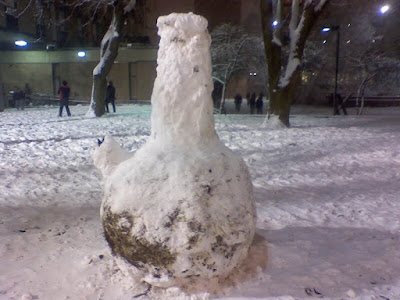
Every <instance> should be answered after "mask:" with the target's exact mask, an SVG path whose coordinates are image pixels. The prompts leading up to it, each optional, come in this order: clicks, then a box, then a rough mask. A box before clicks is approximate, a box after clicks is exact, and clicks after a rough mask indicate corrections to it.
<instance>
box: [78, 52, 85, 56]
mask: <svg viewBox="0 0 400 300" xmlns="http://www.w3.org/2000/svg"><path fill="white" fill-rule="evenodd" d="M78 56H79V57H81V58H83V57H85V56H86V52H85V51H79V52H78Z"/></svg>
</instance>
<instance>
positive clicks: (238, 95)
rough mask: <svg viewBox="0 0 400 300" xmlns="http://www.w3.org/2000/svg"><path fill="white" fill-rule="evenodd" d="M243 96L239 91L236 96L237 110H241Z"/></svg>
mask: <svg viewBox="0 0 400 300" xmlns="http://www.w3.org/2000/svg"><path fill="white" fill-rule="evenodd" d="M242 101H243V97H242V95H240V94H239V93H238V94H236V96H235V108H236V111H240V106H241V105H242Z"/></svg>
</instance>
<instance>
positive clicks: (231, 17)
mask: <svg viewBox="0 0 400 300" xmlns="http://www.w3.org/2000/svg"><path fill="white" fill-rule="evenodd" d="M194 6H195V8H194V12H195V13H196V14H198V15H202V16H203V17H205V18H206V19H207V20H208V28H209V30H210V31H211V30H212V29H213V28H214V27H215V26H218V25H220V24H223V23H230V24H232V25H240V23H241V6H242V1H241V0H213V1H204V0H195V1H194Z"/></svg>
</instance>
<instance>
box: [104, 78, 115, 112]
mask: <svg viewBox="0 0 400 300" xmlns="http://www.w3.org/2000/svg"><path fill="white" fill-rule="evenodd" d="M108 103H111V105H112V107H113V111H114V112H115V87H114V85H113V83H112V81H110V82H109V83H108V86H107V91H106V110H107V112H110V111H109V109H108Z"/></svg>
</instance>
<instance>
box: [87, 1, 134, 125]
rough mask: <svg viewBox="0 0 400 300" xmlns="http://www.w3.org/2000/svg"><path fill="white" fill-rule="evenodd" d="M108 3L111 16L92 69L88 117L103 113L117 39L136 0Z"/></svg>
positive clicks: (116, 53)
mask: <svg viewBox="0 0 400 300" xmlns="http://www.w3.org/2000/svg"><path fill="white" fill-rule="evenodd" d="M82 1H87V0H82ZM96 2H98V1H96ZM108 4H109V5H111V6H112V9H113V17H112V20H111V24H110V26H109V27H108V30H107V32H106V34H105V35H104V37H103V40H102V41H101V47H100V62H99V63H98V64H97V66H96V67H95V68H94V70H93V86H92V96H91V99H90V105H89V110H88V112H87V113H86V116H88V117H94V116H96V117H100V116H102V115H104V113H105V96H106V86H107V75H108V74H109V73H110V70H111V67H112V65H113V64H114V60H115V58H116V57H117V55H118V48H119V41H120V38H121V36H122V28H123V25H124V22H125V20H126V17H127V14H128V13H129V12H130V11H132V10H133V9H134V7H135V5H136V0H114V1H111V2H109V3H108Z"/></svg>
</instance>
